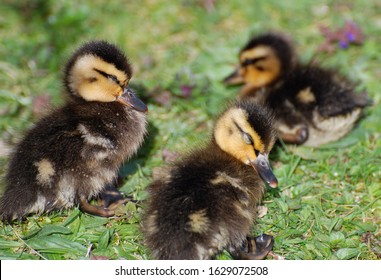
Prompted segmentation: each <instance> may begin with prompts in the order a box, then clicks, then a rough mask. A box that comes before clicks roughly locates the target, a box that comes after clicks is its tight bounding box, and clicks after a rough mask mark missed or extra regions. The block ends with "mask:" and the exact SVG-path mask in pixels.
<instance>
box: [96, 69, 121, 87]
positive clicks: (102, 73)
mask: <svg viewBox="0 0 381 280" xmlns="http://www.w3.org/2000/svg"><path fill="white" fill-rule="evenodd" d="M94 71H97V72H98V73H99V74H101V75H102V76H104V77H105V78H107V79H111V80H112V81H113V82H115V83H116V84H118V85H119V86H121V87H123V84H122V83H121V82H120V81H119V80H118V78H117V77H116V76H115V75H112V74H107V73H106V72H103V71H102V70H99V69H96V68H94Z"/></svg>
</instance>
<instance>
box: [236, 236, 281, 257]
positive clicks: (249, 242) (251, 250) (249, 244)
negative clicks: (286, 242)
mask: <svg viewBox="0 0 381 280" xmlns="http://www.w3.org/2000/svg"><path fill="white" fill-rule="evenodd" d="M273 245H274V238H273V237H272V236H271V235H267V234H262V235H260V236H257V237H256V238H252V237H250V236H247V237H246V241H245V242H244V244H243V246H242V249H241V251H240V252H237V253H236V254H233V255H234V257H236V258H238V259H242V260H263V259H264V258H265V257H266V256H267V254H268V253H269V252H270V251H271V249H272V248H273Z"/></svg>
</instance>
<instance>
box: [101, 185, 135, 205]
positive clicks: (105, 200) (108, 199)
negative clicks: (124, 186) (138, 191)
mask: <svg viewBox="0 0 381 280" xmlns="http://www.w3.org/2000/svg"><path fill="white" fill-rule="evenodd" d="M100 200H101V202H100V205H102V206H103V207H105V208H108V209H110V210H115V209H116V208H118V207H119V206H120V205H123V204H126V203H127V202H129V201H131V202H133V203H136V202H137V201H136V200H133V199H132V197H131V196H124V195H123V194H122V193H121V192H120V191H118V189H117V188H116V187H115V186H114V185H113V184H108V185H106V187H105V189H104V190H103V192H102V193H101V194H100Z"/></svg>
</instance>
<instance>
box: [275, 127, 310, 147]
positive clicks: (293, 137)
mask: <svg viewBox="0 0 381 280" xmlns="http://www.w3.org/2000/svg"><path fill="white" fill-rule="evenodd" d="M279 137H280V138H281V139H282V140H283V141H284V142H285V143H288V144H297V145H300V144H303V143H304V142H306V140H307V139H308V128H307V127H305V126H303V127H300V128H298V129H297V130H295V132H293V133H286V132H282V131H280V133H279Z"/></svg>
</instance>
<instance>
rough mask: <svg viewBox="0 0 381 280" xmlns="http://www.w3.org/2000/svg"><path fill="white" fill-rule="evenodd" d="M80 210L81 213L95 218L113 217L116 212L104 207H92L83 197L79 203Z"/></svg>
mask: <svg viewBox="0 0 381 280" xmlns="http://www.w3.org/2000/svg"><path fill="white" fill-rule="evenodd" d="M79 208H80V209H81V211H83V212H86V213H89V214H91V215H95V216H101V217H112V216H114V214H115V212H114V211H113V210H110V209H108V208H105V207H103V206H96V205H91V204H90V203H89V202H88V201H87V199H86V198H84V197H81V198H80V201H79Z"/></svg>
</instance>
